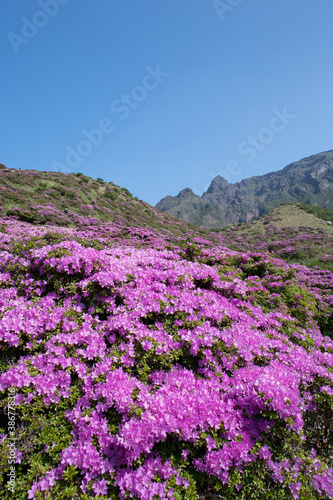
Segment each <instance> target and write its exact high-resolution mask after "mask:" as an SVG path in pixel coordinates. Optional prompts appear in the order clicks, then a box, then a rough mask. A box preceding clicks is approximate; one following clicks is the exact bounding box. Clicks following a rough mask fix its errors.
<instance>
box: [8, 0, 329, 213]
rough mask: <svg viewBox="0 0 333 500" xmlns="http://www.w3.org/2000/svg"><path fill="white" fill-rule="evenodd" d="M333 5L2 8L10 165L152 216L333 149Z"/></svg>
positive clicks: (180, 2)
mask: <svg viewBox="0 0 333 500" xmlns="http://www.w3.org/2000/svg"><path fill="white" fill-rule="evenodd" d="M332 20H333V2H332V0H320V1H319V2H318V0H316V1H315V0H279V1H267V0H225V1H222V0H218V1H215V2H214V1H213V0H165V1H163V2H162V1H156V0H141V1H140V2H135V1H133V0H132V1H130V0H122V1H120V0H118V1H117V0H37V1H35V0H25V1H23V0H10V1H2V2H1V3H0V26H1V42H0V56H1V61H2V69H3V71H2V78H1V88H0V89H1V94H0V99H1V100H0V109H1V115H2V119H1V125H0V127H1V128H0V162H2V163H4V164H5V165H6V166H8V167H10V168H22V169H37V170H50V171H51V170H61V171H63V172H82V173H84V174H86V175H88V176H91V177H94V178H97V177H101V178H103V179H104V180H105V181H113V182H114V183H116V184H118V185H121V186H123V187H126V188H127V189H129V190H130V191H131V192H132V193H133V195H135V196H138V197H139V198H140V199H143V200H145V201H147V202H148V203H150V204H152V205H154V204H156V203H157V202H158V201H159V200H160V199H161V198H162V197H164V196H166V195H168V194H171V195H176V194H177V193H178V192H179V191H180V190H181V189H183V188H185V187H191V188H192V189H193V191H194V192H196V193H197V194H202V193H203V192H204V191H205V190H206V189H207V187H208V185H209V184H210V182H211V180H212V178H213V177H215V176H216V175H222V176H224V177H225V178H227V180H228V181H229V182H238V181H240V180H241V179H244V178H246V177H251V176H254V175H262V174H265V173H267V172H270V171H274V170H279V169H281V168H283V167H284V166H285V165H287V164H289V163H291V162H293V161H297V160H299V159H301V158H303V157H306V156H310V155H312V154H316V153H319V152H321V151H327V150H329V149H333V30H332Z"/></svg>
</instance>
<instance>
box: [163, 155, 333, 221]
mask: <svg viewBox="0 0 333 500" xmlns="http://www.w3.org/2000/svg"><path fill="white" fill-rule="evenodd" d="M291 202H296V203H308V204H312V205H318V206H320V207H323V208H327V209H333V150H332V151H327V152H324V153H320V154H317V155H314V156H310V157H308V158H304V159H302V160H300V161H297V162H294V163H291V164H290V165H287V166H286V167H285V168H284V169H283V170H279V171H277V172H270V173H268V174H265V175H261V176H255V177H250V178H248V179H244V180H242V181H241V182H237V183H235V184H230V183H229V182H228V181H227V180H225V179H224V178H223V177H220V176H217V177H215V178H214V179H213V180H212V182H211V185H210V186H209V188H208V190H207V191H206V192H205V193H204V194H203V195H202V196H198V195H196V194H194V193H193V191H192V190H191V189H190V188H186V189H183V190H182V191H180V193H179V194H178V195H177V196H166V197H165V198H163V199H162V200H161V201H160V202H159V203H157V205H156V208H158V209H159V210H161V211H162V212H167V213H169V214H170V215H173V216H174V217H178V218H180V219H182V220H184V221H187V222H190V223H191V224H195V225H198V226H201V227H205V228H209V229H215V228H220V227H225V226H228V225H230V224H239V223H242V222H249V221H250V220H252V219H254V218H256V217H260V216H262V215H264V214H267V213H268V212H269V211H270V210H272V209H273V208H274V207H276V206H278V205H280V204H281V203H291Z"/></svg>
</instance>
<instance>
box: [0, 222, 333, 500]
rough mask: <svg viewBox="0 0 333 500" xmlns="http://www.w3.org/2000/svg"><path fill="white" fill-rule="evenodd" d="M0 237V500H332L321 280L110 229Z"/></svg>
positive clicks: (7, 232) (331, 417)
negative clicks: (11, 421)
mask: <svg viewBox="0 0 333 500" xmlns="http://www.w3.org/2000/svg"><path fill="white" fill-rule="evenodd" d="M3 225H4V227H5V229H4V230H3V231H2V232H1V233H0V238H1V247H0V248H1V252H0V273H1V274H0V280H1V281H0V283H1V288H0V342H1V348H2V357H1V365H0V367H1V372H0V390H1V394H2V399H1V402H2V403H1V404H2V417H1V424H0V427H1V429H0V446H1V457H2V458H1V471H2V472H1V475H2V476H1V477H2V486H1V487H0V491H1V496H2V498H4V499H7V498H8V499H9V498H16V499H26V498H28V499H36V500H41V499H51V498H52V499H68V498H80V499H83V500H85V499H90V498H98V499H101V500H102V499H105V500H106V499H130V498H133V499H135V498H136V499H142V500H153V499H175V500H178V499H188V500H195V499H199V498H224V499H244V500H245V499H279V500H280V499H298V498H299V499H305V498H308V499H324V498H333V470H332V468H331V465H332V460H333V445H332V442H333V436H332V428H333V425H332V424H333V340H332V304H333V293H332V285H333V279H332V278H333V275H332V274H331V273H330V272H329V271H320V270H310V269H308V268H306V267H302V266H299V265H291V264H286V263H285V262H284V261H282V260H278V259H274V258H272V257H270V256H269V255H268V254H267V253H266V254H263V253H261V254H259V253H255V252H252V253H251V252H244V253H240V252H236V251H232V250H228V249H226V248H224V247H221V246H212V244H211V242H210V241H207V240H204V239H202V238H200V237H197V238H196V239H195V241H194V243H191V244H186V243H185V241H184V239H181V238H179V240H178V241H177V240H175V239H174V240H173V241H171V240H170V239H168V238H166V237H162V236H158V234H157V233H154V232H153V231H151V230H150V229H142V228H125V227H120V226H119V225H117V223H114V224H105V225H99V226H96V225H91V226H89V222H85V224H84V225H82V228H80V229H76V230H74V229H69V228H67V229H66V228H64V229H61V228H59V227H58V228H52V227H51V228H48V232H47V228H45V227H44V228H40V227H36V226H30V225H29V224H24V223H22V222H19V221H15V220H9V219H8V220H6V219H4V224H3ZM50 229H51V230H52V231H50ZM19 241H21V242H19ZM13 393H14V394H15V398H14V406H15V418H16V424H17V425H16V429H15V443H16V455H15V468H16V484H15V494H14V496H13V494H12V492H11V491H10V490H9V483H8V474H9V465H8V459H7V458H8V454H9V448H10V443H11V437H12V436H11V435H9V433H8V428H7V415H6V405H7V400H8V397H9V395H10V394H13Z"/></svg>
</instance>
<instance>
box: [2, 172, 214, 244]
mask: <svg viewBox="0 0 333 500" xmlns="http://www.w3.org/2000/svg"><path fill="white" fill-rule="evenodd" d="M0 206H1V207H2V208H3V211H2V213H3V214H6V215H12V216H17V217H18V218H19V219H20V220H23V221H26V222H32V223H35V224H45V223H51V224H55V225H59V226H67V227H73V226H76V225H77V224H78V222H81V223H82V222H83V221H82V219H80V217H81V218H82V217H84V218H89V219H90V222H94V221H95V222H96V223H99V222H117V223H122V224H123V225H125V226H131V227H145V226H147V227H151V228H154V229H157V230H161V229H167V230H168V231H171V232H173V233H175V234H179V233H184V232H186V231H191V230H192V231H193V230H195V232H198V233H200V234H202V235H206V234H208V231H206V230H201V229H198V228H196V227H194V226H191V225H190V224H187V223H186V222H183V221H182V222H180V221H178V220H177V219H175V218H174V217H172V216H170V215H169V214H163V213H161V212H159V211H158V210H156V209H155V208H153V207H151V206H150V205H148V203H145V202H144V201H142V200H139V199H138V198H135V197H133V196H132V195H131V193H130V192H129V191H128V190H127V189H125V188H121V187H119V186H116V185H114V184H113V183H112V182H109V183H108V182H104V181H102V180H99V181H98V180H95V179H92V178H90V177H87V176H85V175H82V174H62V173H58V172H38V171H36V170H21V171H18V170H15V169H10V170H9V169H5V168H0ZM66 208H67V209H68V215H66V214H65V213H64V210H65V209H66Z"/></svg>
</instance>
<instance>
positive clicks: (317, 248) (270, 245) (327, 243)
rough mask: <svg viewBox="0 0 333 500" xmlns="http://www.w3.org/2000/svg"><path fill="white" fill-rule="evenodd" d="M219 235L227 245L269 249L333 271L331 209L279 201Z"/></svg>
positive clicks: (240, 248) (245, 248)
mask: <svg viewBox="0 0 333 500" xmlns="http://www.w3.org/2000/svg"><path fill="white" fill-rule="evenodd" d="M219 234H221V235H223V236H224V237H225V238H226V239H227V240H228V242H227V244H228V246H229V248H234V249H238V250H257V251H263V252H267V251H269V252H271V253H273V254H274V255H275V256H277V257H281V258H283V259H285V260H286V261H287V262H299V263H302V264H303V265H306V266H310V267H313V266H318V267H320V268H324V269H331V270H333V210H324V209H322V208H321V207H315V206H313V205H305V204H282V205H280V206H279V207H277V208H275V209H274V210H272V211H271V212H270V213H269V214H267V215H265V216H264V217H261V218H259V219H256V220H253V221H251V222H248V223H245V224H240V225H238V226H230V227H228V228H225V229H223V230H222V231H221V232H219Z"/></svg>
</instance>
